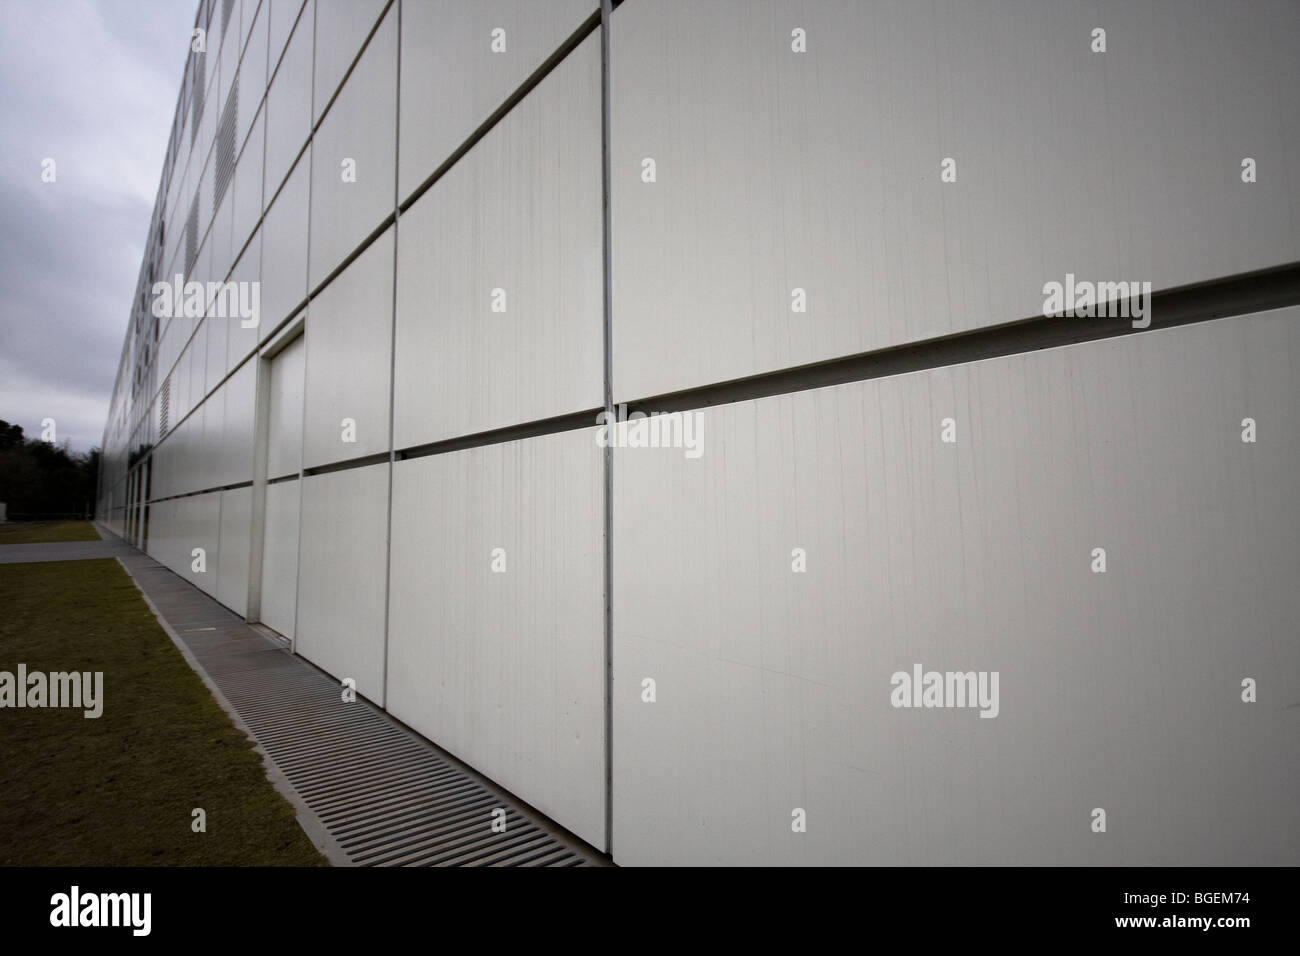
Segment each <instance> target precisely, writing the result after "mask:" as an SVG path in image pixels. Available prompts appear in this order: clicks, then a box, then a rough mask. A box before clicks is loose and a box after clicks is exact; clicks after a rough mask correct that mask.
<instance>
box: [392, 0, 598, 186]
mask: <svg viewBox="0 0 1300 956" xmlns="http://www.w3.org/2000/svg"><path fill="white" fill-rule="evenodd" d="M599 6H600V5H599V3H597V2H595V0H550V2H547V3H544V4H543V3H537V2H535V0H476V2H475V3H463V2H460V0H414V2H407V3H405V4H403V7H402V80H401V84H402V96H401V110H402V118H401V124H402V149H401V153H402V155H401V158H400V163H401V168H400V172H399V176H398V179H399V183H400V187H401V188H400V190H399V192H400V193H401V197H402V198H403V199H405V198H406V197H407V196H408V195H409V194H410V192H411V190H413V189H414V188H415V187H416V186H418V185H420V183H421V182H422V181H423V180H424V178H425V177H426V176H428V175H429V174H430V173H432V172H433V171H434V170H435V169H437V168H438V166H439V165H440V164H441V163H442V162H443V161H444V160H446V159H447V157H448V156H450V155H451V153H452V152H453V151H454V150H455V149H456V148H457V147H458V146H460V145H461V143H463V142H464V141H465V140H466V139H467V138H468V137H469V135H470V134H471V133H472V132H474V130H475V129H476V128H478V126H479V125H480V124H481V123H483V121H484V120H486V119H487V118H488V117H489V116H490V115H492V111H493V110H495V109H496V108H497V107H498V106H500V105H501V104H502V103H503V102H505V100H506V99H507V98H508V97H509V96H510V94H511V93H513V92H514V91H515V90H516V89H518V88H519V86H520V85H521V84H522V83H523V81H524V80H526V79H527V78H528V76H529V74H531V73H532V72H533V71H534V70H536V69H537V68H538V67H539V66H541V65H542V63H543V61H545V60H546V58H547V57H548V56H550V55H551V54H552V53H553V52H554V51H555V50H556V49H557V48H558V47H559V46H560V44H561V43H563V42H564V40H565V39H566V38H567V37H568V36H569V35H570V34H571V33H573V31H574V30H576V29H577V28H578V26H579V25H580V24H581V23H582V21H583V20H584V19H586V18H587V17H588V16H590V15H591V13H592V12H593V11H595V10H596V9H597V8H598V7H599ZM494 30H502V31H504V35H503V37H500V38H497V39H498V46H500V41H501V40H503V41H504V47H505V49H504V51H503V52H499V53H497V52H493V42H494V36H493V31H494Z"/></svg>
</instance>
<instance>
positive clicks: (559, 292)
mask: <svg viewBox="0 0 1300 956" xmlns="http://www.w3.org/2000/svg"><path fill="white" fill-rule="evenodd" d="M600 155H601V153H600V45H599V37H598V36H594V35H593V36H591V37H588V38H587V39H586V40H585V41H584V42H583V43H582V45H581V46H580V47H579V48H578V49H577V50H575V51H574V52H573V53H571V54H570V55H569V56H568V57H567V58H566V59H565V60H564V61H563V62H562V63H561V64H560V65H559V66H558V67H556V69H555V71H554V72H553V73H551V74H550V75H548V76H547V77H546V79H545V80H543V81H542V83H541V85H540V86H539V87H537V88H536V89H534V90H533V91H532V92H531V93H530V94H529V95H528V96H527V97H526V98H525V99H524V100H523V102H521V103H520V104H519V105H518V106H517V107H516V108H515V109H514V110H513V111H512V112H511V113H510V114H509V115H508V116H507V117H506V118H505V119H503V120H502V121H501V123H500V124H499V125H497V126H496V127H494V128H493V130H492V131H491V132H490V133H488V134H487V136H486V137H484V138H483V139H482V140H481V141H480V142H479V143H477V144H476V145H475V146H474V148H473V149H472V150H470V151H469V153H467V154H466V156H465V157H464V158H463V159H462V160H461V161H460V162H459V163H457V164H456V166H454V167H453V168H452V170H451V172H450V173H448V174H447V175H446V176H445V177H444V178H443V179H441V180H439V181H438V182H437V183H436V184H434V186H433V187H432V188H431V189H430V190H429V192H427V193H425V194H424V195H423V196H422V197H421V198H420V199H419V201H417V202H416V203H415V204H414V205H413V206H412V207H411V208H410V209H409V210H408V211H407V212H406V213H404V214H403V215H402V218H401V224H400V239H399V248H400V253H399V258H398V266H397V275H398V302H397V314H398V324H397V351H396V366H395V373H394V374H395V380H396V383H395V390H394V394H395V397H396V420H395V422H394V440H395V442H396V445H397V447H398V448H405V447H410V446H412V445H418V444H423V443H426V442H432V441H438V440H441V439H445V438H450V437H453V436H456V435H464V434H470V433H473V432H480V431H487V430H489V429H492V428H500V427H503V426H506V425H513V424H518V423H521V422H528V421H536V420H539V419H544V418H550V417H552V416H556V415H562V414H565V413H568V412H575V411H580V410H582V409H584V408H594V407H596V406H599V405H600V404H601V402H602V394H603V378H602V376H603V365H602V361H603V359H602V356H603V345H602V343H603V319H602V314H603V313H602V308H603V306H602V284H603V280H602V272H601V219H600V215H601V212H600V210H601V174H600ZM593 424H594V419H593Z"/></svg>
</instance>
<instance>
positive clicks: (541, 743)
mask: <svg viewBox="0 0 1300 956" xmlns="http://www.w3.org/2000/svg"><path fill="white" fill-rule="evenodd" d="M601 461H602V452H601V449H600V448H598V447H597V445H596V441H595V429H579V430H576V431H569V432H563V433H560V434H556V435H546V436H542V437H539V438H532V439H526V440H523V441H516V442H507V443H505V444H498V445H488V446H485V447H481V448H472V449H468V450H465V451H457V452H451V453H449V454H445V455H432V456H428V457H423V458H416V459H411V460H408V461H403V462H399V463H398V464H397V465H396V470H395V472H394V478H393V545H392V548H393V551H392V575H393V577H392V597H391V602H390V606H389V650H388V654H389V664H388V681H389V685H388V686H389V706H390V709H391V710H392V712H393V713H394V714H395V715H396V716H397V717H399V718H400V719H401V720H403V721H405V722H406V723H408V724H410V725H411V726H412V727H414V728H416V729H417V730H419V731H420V732H421V733H423V734H426V735H427V736H428V737H430V738H431V739H433V740H436V741H437V742H438V743H439V745H440V746H442V747H445V748H446V749H448V750H449V751H451V752H452V753H453V754H455V755H456V756H458V757H460V758H461V759H462V760H465V761H466V762H467V763H469V764H471V765H472V766H474V767H476V768H478V769H479V770H480V771H482V772H483V773H485V774H487V775H488V776H489V777H491V778H492V779H493V780H496V781H497V782H498V783H500V784H502V785H503V786H505V787H506V788H508V789H509V790H511V791H512V792H514V793H516V794H518V795H519V796H521V797H522V798H523V799H525V800H527V801H528V802H529V803H531V804H533V805H534V806H536V807H537V808H538V809H540V810H542V811H543V812H544V813H546V814H547V815H549V816H551V817H552V818H554V819H555V820H557V821H558V822H560V823H561V824H563V825H564V826H566V827H568V828H569V829H570V830H572V831H573V832H575V833H577V834H578V835H579V836H581V837H582V838H583V839H585V840H587V841H588V842H590V843H593V844H596V845H603V844H604V842H605V801H604V741H605V734H604V719H605V716H604V715H605V710H604V659H605V658H604V544H603V542H604V530H603V528H604V487H603V479H602V466H601ZM309 480H311V479H309ZM494 567H495V568H496V570H494Z"/></svg>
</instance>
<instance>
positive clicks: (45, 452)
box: [0, 419, 99, 521]
mask: <svg viewBox="0 0 1300 956" xmlns="http://www.w3.org/2000/svg"><path fill="white" fill-rule="evenodd" d="M98 476H99V449H98V448H92V449H91V450H90V451H88V452H85V453H82V454H79V453H75V452H70V451H69V450H68V447H67V443H66V442H65V443H64V444H63V446H62V447H60V446H58V445H52V444H50V443H49V442H47V441H38V440H36V439H33V438H28V437H26V436H25V435H24V434H23V428H22V426H21V425H11V424H10V423H9V422H6V421H4V420H3V419H0V502H4V503H5V505H6V506H7V509H6V510H7V512H8V517H9V520H11V521H12V520H14V519H15V518H19V519H21V518H41V517H68V516H73V515H76V516H82V515H85V516H87V517H89V516H91V515H93V514H94V511H95V497H96V495H97V493H98V492H97V487H96V483H97V481H98Z"/></svg>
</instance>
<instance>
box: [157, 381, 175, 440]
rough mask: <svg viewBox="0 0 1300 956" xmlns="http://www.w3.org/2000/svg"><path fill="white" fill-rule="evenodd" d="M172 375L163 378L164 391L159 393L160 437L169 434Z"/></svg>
mask: <svg viewBox="0 0 1300 956" xmlns="http://www.w3.org/2000/svg"><path fill="white" fill-rule="evenodd" d="M171 405H172V377H171V376H170V375H168V376H167V377H166V378H165V379H163V386H162V391H161V392H160V393H159V395H158V437H159V438H162V436H163V435H166V434H167V418H168V416H169V415H170V414H171Z"/></svg>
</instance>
